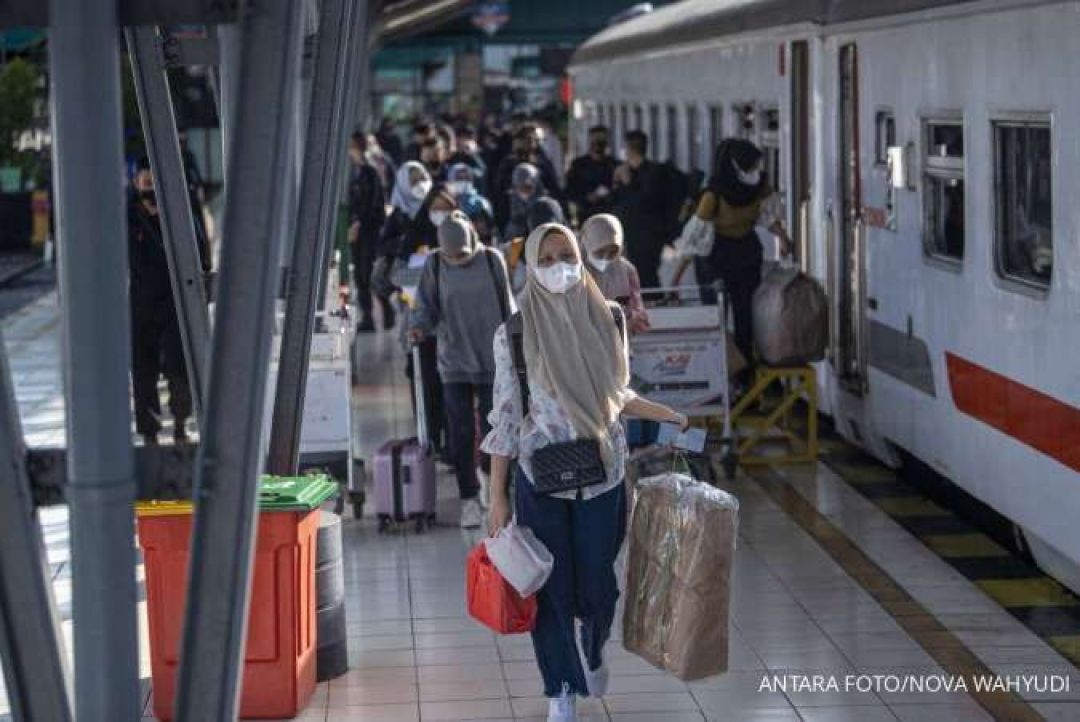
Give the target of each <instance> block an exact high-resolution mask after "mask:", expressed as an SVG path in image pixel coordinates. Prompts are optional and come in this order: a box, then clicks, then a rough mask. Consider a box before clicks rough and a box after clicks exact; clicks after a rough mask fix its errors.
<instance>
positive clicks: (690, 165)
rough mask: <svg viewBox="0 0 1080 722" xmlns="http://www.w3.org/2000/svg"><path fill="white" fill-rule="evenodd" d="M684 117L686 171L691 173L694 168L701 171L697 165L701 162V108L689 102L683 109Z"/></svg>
mask: <svg viewBox="0 0 1080 722" xmlns="http://www.w3.org/2000/svg"><path fill="white" fill-rule="evenodd" d="M685 116H686V161H687V162H686V170H687V171H692V170H694V169H695V168H696V169H698V170H701V168H700V167H699V164H700V163H701V162H702V158H701V155H702V153H701V150H702V147H703V146H704V143H703V140H704V138H703V136H704V133H703V132H702V128H701V108H700V107H699V106H698V104H697V103H694V102H690V103H687V104H686V108H685Z"/></svg>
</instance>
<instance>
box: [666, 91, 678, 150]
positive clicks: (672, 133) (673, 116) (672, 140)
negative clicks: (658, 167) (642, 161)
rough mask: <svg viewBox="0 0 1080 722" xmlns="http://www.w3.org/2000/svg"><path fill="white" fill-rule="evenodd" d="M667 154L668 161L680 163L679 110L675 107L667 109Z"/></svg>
mask: <svg viewBox="0 0 1080 722" xmlns="http://www.w3.org/2000/svg"><path fill="white" fill-rule="evenodd" d="M665 150H666V152H667V158H666V160H669V161H671V162H672V163H675V164H678V162H679V109H678V108H676V107H675V106H674V105H669V106H668V107H667V146H666V148H665Z"/></svg>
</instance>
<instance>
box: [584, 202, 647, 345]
mask: <svg viewBox="0 0 1080 722" xmlns="http://www.w3.org/2000/svg"><path fill="white" fill-rule="evenodd" d="M581 245H582V246H584V247H585V253H586V259H587V260H586V263H587V265H588V268H589V273H591V274H592V277H593V279H594V280H595V281H596V285H597V286H599V287H600V291H601V293H603V294H604V298H606V299H608V300H609V301H618V303H619V304H620V305H621V306H622V307H623V311H624V312H625V313H626V316H627V321H628V322H629V326H630V332H631V333H644V332H645V331H648V330H649V313H648V311H646V310H645V301H644V300H643V299H642V297H641V280H640V279H639V278H638V272H637V269H636V268H634V264H633V263H631V262H630V261H629V260H627V258H626V257H625V256H624V255H623V228H622V223H620V222H619V219H618V218H616V217H615V216H613V215H611V214H610V213H598V214H597V215H595V216H590V217H589V219H588V220H587V221H585V223H584V225H582V226H581Z"/></svg>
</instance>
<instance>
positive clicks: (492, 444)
mask: <svg viewBox="0 0 1080 722" xmlns="http://www.w3.org/2000/svg"><path fill="white" fill-rule="evenodd" d="M494 350H495V386H494V390H493V394H492V401H493V403H492V408H491V415H490V416H489V417H488V421H489V423H490V424H491V433H489V434H488V435H487V437H486V438H485V439H484V441H483V443H482V444H481V445H480V449H481V450H482V451H483V452H484V453H487V454H495V455H497V456H507V457H511V458H517V461H518V465H519V466H520V467H521V470H522V471H523V472H524V473H525V476H526V478H527V479H528V480H529V482H530V483H532V480H533V477H532V456H533V454H534V453H536V451H537V450H538V449H542V448H544V447H545V446H547V445H548V444H554V443H559V442H563V441H573V440H574V439H575V438H577V434H575V432H574V427H573V424H572V422H571V421H570V417H569V416H568V415H567V413H566V412H565V411H564V410H563V408H562V406H560V405H559V402H558V401H557V400H556V399H555V397H554V396H552V395H551V394H550V393H548V392H547V391H546V390H545V389H543V388H541V387H540V386H539V385H533V384H530V385H529V414H528V416H526V417H525V418H524V419H522V413H521V390H520V389H519V387H518V380H517V375H516V374H515V373H514V362H513V359H512V356H511V354H510V341H509V338H508V335H507V333H506V325H505V324H503V325H501V326H499V328H498V330H497V331H496V332H495V341H494ZM623 393H624V397H623V402H624V403H626V402H628V401H631V400H632V399H634V398H637V394H635V393H634V391H632V390H631V389H629V388H627V389H626V390H625V391H624V392H623ZM608 434H610V438H611V444H612V447H613V448H614V450H615V463H614V464H612V465H611V466H612V468H610V469H608V470H607V481H606V482H605V483H603V484H596V485H594V486H587V487H585V488H584V489H582V498H583V499H592V498H594V497H597V496H600V495H601V494H603V493H604V492H607V491H610V490H611V489H614V488H615V487H616V486H618V485H619V484H621V483H623V478H624V476H625V473H626V458H627V456H628V455H629V450H628V448H627V445H626V433H625V431H624V429H623V425H622V422H621V421H620V420H619V419H616V420H615V422H614V423H613V424H612V425H611V427H610V428H609V429H608ZM553 496H555V497H558V498H561V499H576V498H577V491H567V492H562V493H559V494H553Z"/></svg>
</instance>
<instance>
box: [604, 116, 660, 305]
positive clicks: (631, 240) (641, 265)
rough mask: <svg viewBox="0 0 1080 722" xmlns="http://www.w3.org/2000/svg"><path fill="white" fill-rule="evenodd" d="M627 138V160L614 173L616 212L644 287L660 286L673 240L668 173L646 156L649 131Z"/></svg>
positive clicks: (632, 261)
mask: <svg viewBox="0 0 1080 722" xmlns="http://www.w3.org/2000/svg"><path fill="white" fill-rule="evenodd" d="M625 138H626V162H625V163H623V164H622V165H620V166H619V167H618V168H616V169H615V173H614V198H613V206H614V211H615V215H616V216H617V217H618V218H619V220H620V221H621V222H622V225H623V230H624V232H625V234H626V235H625V238H626V240H625V243H626V255H627V257H628V258H629V259H630V262H631V263H633V264H634V265H635V266H636V267H637V270H638V275H639V276H640V277H641V286H642V288H656V287H657V286H659V285H660V280H659V278H658V276H657V271H658V270H659V268H660V256H661V254H662V252H663V250H664V244H665V243H667V241H668V240H670V239H669V238H667V234H668V231H669V223H668V210H669V208H670V202H669V200H668V187H667V185H668V184H667V178H668V175H667V174H666V173H665V172H664V169H663V168H662V167H661V166H660V165H658V164H657V163H654V162H653V161H651V160H648V159H647V158H646V153H647V151H648V146H649V139H648V136H646V135H645V133H643V132H642V131H640V130H631V131H629V132H627V134H626V136H625Z"/></svg>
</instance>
